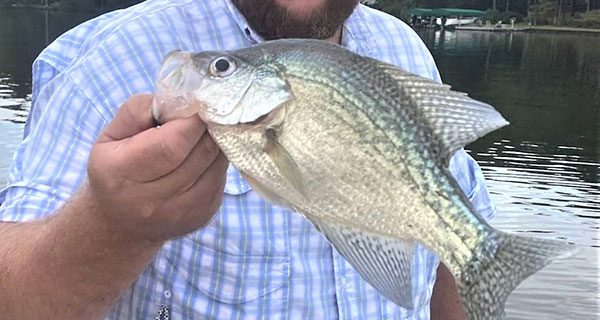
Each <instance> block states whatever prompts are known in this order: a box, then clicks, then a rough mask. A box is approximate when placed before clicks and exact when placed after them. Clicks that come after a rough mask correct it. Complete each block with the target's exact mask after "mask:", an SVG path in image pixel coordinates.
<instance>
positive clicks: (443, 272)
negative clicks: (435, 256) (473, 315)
mask: <svg viewBox="0 0 600 320" xmlns="http://www.w3.org/2000/svg"><path fill="white" fill-rule="evenodd" d="M430 305H431V319H432V320H465V319H466V315H465V310H464V308H463V305H462V302H461V301H460V297H459V296H458V289H457V287H456V283H455V282H454V277H453V276H452V273H450V270H448V268H446V266H445V265H443V264H442V263H440V264H439V266H438V268H437V276H436V280H435V284H434V285H433V293H432V294H431V304H430Z"/></svg>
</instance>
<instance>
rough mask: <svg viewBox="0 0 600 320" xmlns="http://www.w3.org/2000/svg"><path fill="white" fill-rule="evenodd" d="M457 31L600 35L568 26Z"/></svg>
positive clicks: (470, 28)
mask: <svg viewBox="0 0 600 320" xmlns="http://www.w3.org/2000/svg"><path fill="white" fill-rule="evenodd" d="M455 29H456V30H468V31H486V32H540V33H541V32H549V33H581V34H595V35H600V29H589V28H575V27H568V26H523V25H515V27H514V28H512V29H511V28H488V27H476V26H461V27H456V28H455Z"/></svg>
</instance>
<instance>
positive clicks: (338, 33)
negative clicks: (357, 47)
mask: <svg viewBox="0 0 600 320" xmlns="http://www.w3.org/2000/svg"><path fill="white" fill-rule="evenodd" d="M325 41H329V42H332V43H336V44H340V45H341V44H342V27H339V28H338V29H337V31H336V32H335V34H334V35H333V37H331V38H329V39H325Z"/></svg>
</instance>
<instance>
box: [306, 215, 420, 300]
mask: <svg viewBox="0 0 600 320" xmlns="http://www.w3.org/2000/svg"><path fill="white" fill-rule="evenodd" d="M308 218H309V219H310V220H311V221H312V222H313V224H314V225H315V227H316V228H317V229H318V230H319V231H320V232H321V233H323V234H324V235H325V237H326V238H327V240H329V242H331V244H332V245H333V247H334V248H335V249H336V250H337V251H338V252H339V253H340V254H341V255H342V256H343V257H344V258H345V259H346V261H348V263H350V264H351V265H352V267H354V269H355V270H356V271H357V272H358V273H359V274H360V275H361V276H362V278H363V279H364V280H365V281H366V282H367V283H369V284H370V285H371V286H372V287H373V288H375V289H377V291H379V293H381V294H382V295H383V296H384V297H386V298H387V299H389V300H391V301H392V302H394V303H395V304H397V305H399V306H401V307H403V308H405V309H409V310H410V309H412V308H413V297H412V280H411V279H412V278H411V264H412V256H413V250H414V241H409V240H397V239H391V238H386V237H382V236H380V235H376V234H372V233H369V232H366V231H363V230H360V229H357V228H352V227H346V226H340V225H339V224H335V223H328V222H326V221H324V220H322V219H316V218H314V217H308Z"/></svg>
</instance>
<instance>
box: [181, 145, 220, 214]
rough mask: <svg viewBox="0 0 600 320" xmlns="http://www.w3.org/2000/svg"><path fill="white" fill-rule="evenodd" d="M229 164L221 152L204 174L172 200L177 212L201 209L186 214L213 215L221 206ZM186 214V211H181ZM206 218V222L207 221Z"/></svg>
mask: <svg viewBox="0 0 600 320" xmlns="http://www.w3.org/2000/svg"><path fill="white" fill-rule="evenodd" d="M228 165H229V162H228V161H227V158H225V155H224V154H223V153H222V152H219V155H218V156H217V158H216V159H215V161H213V162H212V163H211V165H210V166H209V167H208V168H207V169H206V171H204V174H202V175H201V176H200V178H198V180H197V181H196V182H195V183H194V184H193V185H192V186H191V187H190V188H189V189H188V190H187V191H185V192H184V193H181V194H180V195H178V196H177V197H176V198H175V199H174V200H175V201H176V203H177V204H178V205H177V207H178V208H179V210H185V209H184V208H201V210H193V211H189V209H188V210H187V212H190V213H188V214H192V215H197V214H198V212H199V213H200V214H203V215H211V216H212V214H214V213H215V212H216V211H217V210H218V209H219V206H220V205H221V201H222V199H223V190H224V188H225V183H226V181H227V167H228ZM183 212H186V211H183ZM208 218H210V217H207V219H206V220H208Z"/></svg>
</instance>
